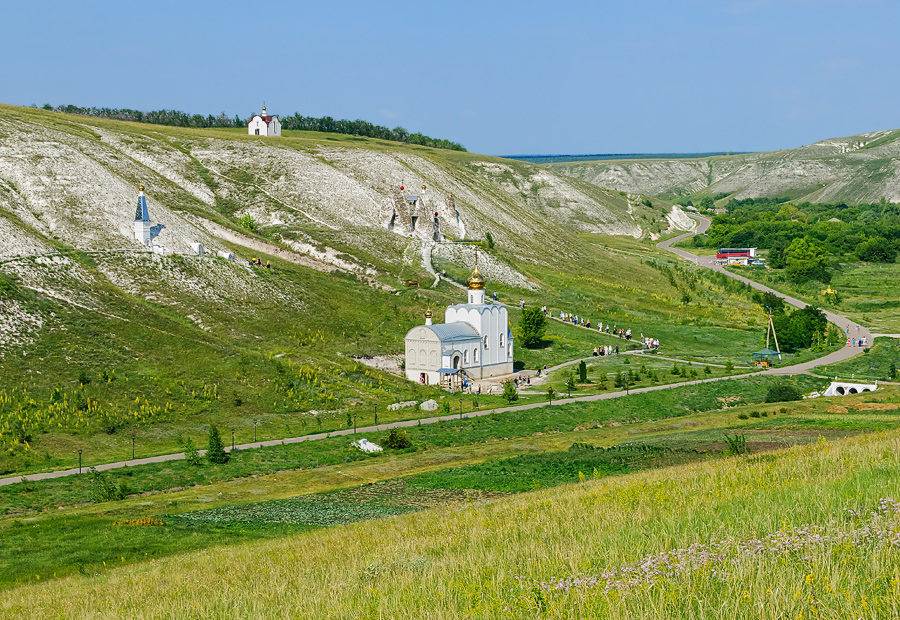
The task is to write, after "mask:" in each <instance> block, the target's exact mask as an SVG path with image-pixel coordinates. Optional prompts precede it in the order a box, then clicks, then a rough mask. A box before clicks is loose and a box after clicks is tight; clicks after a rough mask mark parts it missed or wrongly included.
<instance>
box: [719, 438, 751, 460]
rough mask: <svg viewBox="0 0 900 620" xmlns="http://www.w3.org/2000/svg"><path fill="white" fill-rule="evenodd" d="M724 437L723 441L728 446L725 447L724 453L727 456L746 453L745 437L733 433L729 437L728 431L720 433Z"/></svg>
mask: <svg viewBox="0 0 900 620" xmlns="http://www.w3.org/2000/svg"><path fill="white" fill-rule="evenodd" d="M722 435H723V436H724V437H725V442H726V443H727V444H728V447H727V448H726V449H725V454H726V455H728V456H736V455H740V454H746V453H747V437H746V436H744V435H738V434H737V433H735V434H734V436H733V437H729V436H728V433H722Z"/></svg>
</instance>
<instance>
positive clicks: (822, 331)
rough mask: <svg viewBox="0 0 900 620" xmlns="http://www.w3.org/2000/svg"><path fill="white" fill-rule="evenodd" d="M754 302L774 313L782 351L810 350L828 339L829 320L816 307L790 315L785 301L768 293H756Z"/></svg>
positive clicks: (800, 309)
mask: <svg viewBox="0 0 900 620" xmlns="http://www.w3.org/2000/svg"><path fill="white" fill-rule="evenodd" d="M753 301H754V302H756V303H757V304H759V306H760V307H761V308H762V309H763V310H765V311H766V313H768V312H769V310H771V311H772V323H773V325H774V326H775V334H776V336H777V337H778V344H779V346H780V348H781V350H782V351H785V352H793V351H797V350H799V349H808V348H809V347H811V346H812V345H813V344H814V343H816V342H819V343H821V342H822V341H823V340H824V339H825V338H826V334H827V330H828V318H827V317H826V316H825V313H824V312H822V311H821V310H819V309H818V308H816V307H815V306H806V307H805V308H799V309H797V310H794V311H793V312H791V313H790V314H788V312H787V306H786V305H785V303H784V300H783V299H781V298H780V297H778V296H777V295H775V294H774V293H768V292H767V293H755V294H754V295H753Z"/></svg>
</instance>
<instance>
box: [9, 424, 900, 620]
mask: <svg viewBox="0 0 900 620" xmlns="http://www.w3.org/2000/svg"><path fill="white" fill-rule="evenodd" d="M896 445H897V435H896V432H891V433H888V434H885V433H880V434H874V435H868V436H859V437H854V438H850V439H844V440H840V441H837V442H828V441H825V440H824V439H820V440H819V441H818V442H816V443H813V444H810V445H808V446H804V447H797V446H795V447H793V448H791V449H790V450H787V451H780V452H775V453H769V454H762V455H757V456H751V457H741V458H732V459H724V460H721V459H716V460H712V461H708V462H702V463H694V464H689V465H682V466H677V467H671V468H665V469H661V470H654V471H647V472H640V473H636V474H630V475H626V476H621V477H617V478H605V479H600V480H591V479H590V478H591V476H590V472H587V474H588V475H587V477H586V478H585V480H584V482H582V483H580V484H575V485H567V486H563V487H557V488H554V489H550V490H546V491H538V492H532V493H527V494H523V495H519V496H514V497H511V498H504V499H499V500H495V501H490V502H487V503H475V504H468V505H467V504H465V503H463V504H460V505H458V507H457V508H455V509H449V510H448V509H447V508H446V507H444V508H443V509H441V510H431V511H426V512H423V513H418V514H415V515H401V516H397V517H392V518H388V519H382V520H378V521H371V522H363V523H358V524H353V525H348V526H345V527H336V528H331V529H328V530H324V531H318V532H308V533H304V534H300V535H296V536H291V537H288V538H284V539H280V540H276V541H269V542H258V543H255V544H237V545H232V546H227V547H218V548H214V549H210V550H206V551H202V552H197V553H190V554H185V555H183V556H180V557H175V558H169V559H163V560H159V561H153V562H148V563H145V564H139V565H136V566H126V567H118V568H117V567H115V566H112V565H110V566H107V567H105V568H104V570H103V571H102V572H101V573H100V574H99V575H97V576H89V577H83V576H74V577H69V578H65V579H61V580H57V581H51V582H48V583H41V584H39V585H31V586H25V587H20V588H17V589H14V590H10V591H7V592H4V593H2V594H0V611H2V615H4V617H16V618H23V619H25V618H33V619H43V618H56V617H92V618H121V617H129V618H135V619H142V618H186V617H217V618H245V619H254V618H260V619H262V618H267V619H271V618H356V617H361V616H362V617H420V618H425V617H427V618H434V619H438V618H461V617H468V618H533V617H542V616H547V617H558V618H583V617H610V618H670V617H678V618H747V617H754V618H772V619H774V618H785V617H790V618H797V617H803V618H809V617H835V618H838V617H840V618H847V617H854V618H856V617H865V618H897V617H900V616H898V603H897V601H898V595H900V554H898V546H900V539H898V537H897V531H898V527H900V503H898V501H897V498H898V497H900V484H898V480H900V478H898V476H897V474H898V473H900V471H898V470H900V453H898V450H897V448H896Z"/></svg>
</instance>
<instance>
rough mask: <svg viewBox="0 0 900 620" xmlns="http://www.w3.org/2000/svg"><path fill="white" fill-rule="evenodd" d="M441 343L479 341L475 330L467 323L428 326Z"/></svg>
mask: <svg viewBox="0 0 900 620" xmlns="http://www.w3.org/2000/svg"><path fill="white" fill-rule="evenodd" d="M426 327H430V328H431V331H433V332H434V334H435V335H436V336H437V337H438V340H440V341H441V342H446V341H448V340H451V341H452V340H469V339H474V340H480V339H481V337H480V336H479V335H478V332H477V331H475V328H474V327H472V326H471V325H469V324H468V323H437V324H435V325H428V326H426Z"/></svg>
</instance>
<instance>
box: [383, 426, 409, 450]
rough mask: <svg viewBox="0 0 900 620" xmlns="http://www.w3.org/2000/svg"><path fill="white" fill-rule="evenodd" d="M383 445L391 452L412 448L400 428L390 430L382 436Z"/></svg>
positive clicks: (407, 437)
mask: <svg viewBox="0 0 900 620" xmlns="http://www.w3.org/2000/svg"><path fill="white" fill-rule="evenodd" d="M384 445H385V446H387V447H388V448H390V449H391V450H405V449H406V448H411V447H412V439H410V438H409V435H407V434H406V431H405V430H403V429H402V428H392V429H391V430H389V431H388V433H387V435H385V436H384Z"/></svg>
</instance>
